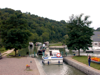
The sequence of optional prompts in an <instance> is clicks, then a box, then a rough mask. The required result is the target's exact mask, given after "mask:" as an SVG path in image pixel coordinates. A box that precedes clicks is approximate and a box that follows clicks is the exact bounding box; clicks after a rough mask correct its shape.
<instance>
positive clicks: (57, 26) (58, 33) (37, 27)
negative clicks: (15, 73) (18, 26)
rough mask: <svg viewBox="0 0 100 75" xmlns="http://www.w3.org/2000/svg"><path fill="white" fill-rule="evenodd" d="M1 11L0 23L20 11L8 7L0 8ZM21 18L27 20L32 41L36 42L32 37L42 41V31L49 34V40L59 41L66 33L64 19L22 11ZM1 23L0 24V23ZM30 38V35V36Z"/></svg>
mask: <svg viewBox="0 0 100 75" xmlns="http://www.w3.org/2000/svg"><path fill="white" fill-rule="evenodd" d="M0 12H1V13H2V14H1V15H0V23H1V20H2V21H6V20H7V19H8V18H10V17H11V15H15V13H16V12H17V13H21V11H20V10H13V9H9V8H5V9H0ZM22 15H23V16H22V19H23V20H25V21H27V25H28V27H27V30H29V31H30V32H32V34H33V35H36V36H34V38H33V39H30V41H32V42H34V43H35V42H36V41H35V40H34V39H35V37H38V38H37V41H42V39H43V36H42V35H43V33H45V32H47V33H48V34H49V42H59V41H61V42H62V40H63V38H62V37H63V36H65V35H66V32H67V28H66V24H67V23H66V22H65V21H64V20H61V21H55V20H51V19H48V18H43V17H39V16H37V15H34V14H31V13H28V12H26V13H22ZM0 25H1V24H0ZM31 38H32V37H31Z"/></svg>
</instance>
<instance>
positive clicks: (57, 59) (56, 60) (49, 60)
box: [42, 58, 63, 65]
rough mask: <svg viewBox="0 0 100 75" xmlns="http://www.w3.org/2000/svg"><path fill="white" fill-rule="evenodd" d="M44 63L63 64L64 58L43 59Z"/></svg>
mask: <svg viewBox="0 0 100 75" xmlns="http://www.w3.org/2000/svg"><path fill="white" fill-rule="evenodd" d="M42 63H44V64H48V65H49V64H63V58H56V59H42Z"/></svg>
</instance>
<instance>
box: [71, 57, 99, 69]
mask: <svg viewBox="0 0 100 75" xmlns="http://www.w3.org/2000/svg"><path fill="white" fill-rule="evenodd" d="M72 58H73V59H75V60H77V61H79V62H82V63H84V64H86V65H88V57H87V56H80V57H79V56H74V57H72ZM90 66H91V67H93V68H95V69H98V70H100V64H96V63H93V62H91V64H90Z"/></svg>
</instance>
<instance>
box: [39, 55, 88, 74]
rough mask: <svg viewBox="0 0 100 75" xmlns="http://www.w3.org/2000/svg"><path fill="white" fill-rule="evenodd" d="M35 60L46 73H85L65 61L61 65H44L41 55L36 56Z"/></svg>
mask: <svg viewBox="0 0 100 75" xmlns="http://www.w3.org/2000/svg"><path fill="white" fill-rule="evenodd" d="M37 60H38V61H39V63H40V64H41V65H42V68H43V70H44V72H45V73H46V74H47V75H86V74H84V73H83V72H81V71H79V70H77V69H76V68H74V67H72V66H70V65H68V64H66V63H63V65H44V64H42V58H41V56H39V57H37Z"/></svg>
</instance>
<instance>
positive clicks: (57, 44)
mask: <svg viewBox="0 0 100 75" xmlns="http://www.w3.org/2000/svg"><path fill="white" fill-rule="evenodd" d="M50 46H62V43H51V44H50Z"/></svg>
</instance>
